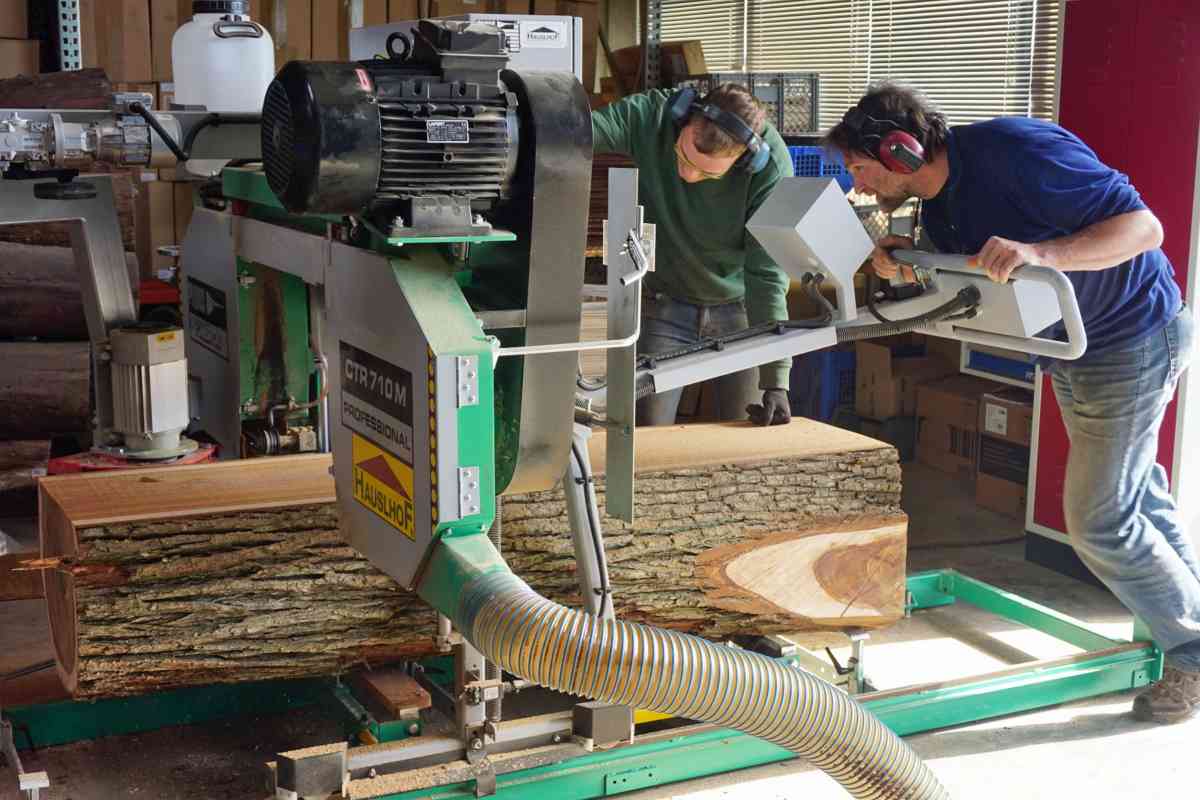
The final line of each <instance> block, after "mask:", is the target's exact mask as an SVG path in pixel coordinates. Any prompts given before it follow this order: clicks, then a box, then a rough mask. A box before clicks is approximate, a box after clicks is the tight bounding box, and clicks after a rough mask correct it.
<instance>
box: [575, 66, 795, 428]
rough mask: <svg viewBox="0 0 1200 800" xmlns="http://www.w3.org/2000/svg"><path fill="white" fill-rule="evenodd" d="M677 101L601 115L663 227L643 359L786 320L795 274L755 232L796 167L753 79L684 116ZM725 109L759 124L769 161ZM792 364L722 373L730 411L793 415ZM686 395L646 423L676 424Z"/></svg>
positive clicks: (650, 284)
mask: <svg viewBox="0 0 1200 800" xmlns="http://www.w3.org/2000/svg"><path fill="white" fill-rule="evenodd" d="M676 97H677V96H676V95H672V94H668V93H667V92H664V91H661V90H654V91H650V92H646V93H645V94H638V95H633V96H631V97H626V98H623V99H621V100H618V101H617V102H615V103H613V104H611V105H609V106H607V107H605V108H602V109H599V110H597V111H594V112H592V136H593V139H594V143H595V151H596V152H597V153H622V154H624V155H627V156H629V157H630V158H632V159H633V160H634V162H635V163H636V164H637V168H638V199H639V203H641V205H643V206H644V207H645V209H646V221H647V222H653V223H655V224H656V225H657V231H656V238H657V244H656V258H655V261H656V267H655V271H654V272H652V273H650V274H649V275H648V276H647V277H646V280H645V288H644V290H643V293H642V335H641V338H640V339H639V341H638V352H639V353H644V354H651V353H657V352H662V351H664V350H672V349H674V348H677V347H679V346H680V345H684V344H688V343H691V342H695V341H697V340H699V339H701V338H703V337H706V336H716V335H719V334H723V333H730V332H732V331H735V330H740V329H742V328H745V327H748V326H749V325H758V324H760V323H764V322H774V321H776V320H784V319H787V318H788V312H787V290H788V277H787V275H786V274H785V273H784V272H783V271H782V270H781V269H780V268H779V267H778V266H776V264H775V262H774V261H772V260H771V258H770V256H768V255H767V253H766V252H765V251H764V250H763V249H762V247H761V246H760V245H759V244H758V242H756V241H755V240H754V237H753V236H751V235H750V234H749V233H748V232H747V231H746V222H747V220H749V219H750V217H751V215H753V214H754V212H755V211H756V210H758V207H759V206H760V205H761V204H762V203H763V201H764V200H766V199H767V196H768V195H769V194H770V193H771V190H772V189H773V188H774V187H775V184H776V183H778V182H779V180H780V179H781V178H784V177H789V176H791V175H792V174H793V172H792V161H791V157H790V156H789V154H788V150H787V147H786V146H785V145H784V143H783V139H782V138H781V137H780V136H779V133H778V132H776V130H775V129H774V128H773V127H772V126H771V125H769V124H768V123H767V122H766V112H765V110H764V109H763V108H762V106H761V105H760V104H759V102H758V101H757V100H756V99H755V98H754V96H753V95H752V94H751V93H750V92H749V91H748V90H747V89H746V88H745V87H743V86H738V85H736V84H731V83H726V84H722V85H721V86H718V87H717V88H715V89H713V90H712V91H711V92H709V94H708V95H707V96H705V97H704V98H703V99H702V100H699V101H698V102H696V103H695V104H691V105H688V104H687V103H686V102H685V103H684V104H683V105H679V104H676V110H677V112H678V111H679V110H680V109H684V108H686V109H687V113H686V114H685V115H683V116H682V118H681V119H680V118H677V115H676V114H672V109H671V107H672V100H673V99H675V98H676ZM720 112H728V114H731V115H733V116H735V117H736V118H737V119H738V120H741V121H742V122H743V123H745V125H746V126H747V127H748V128H749V129H750V130H752V131H754V132H755V133H756V134H757V135H758V137H759V144H760V146H762V147H769V148H770V155H769V157H767V156H766V154H763V156H762V157H761V158H760V159H759V160H758V162H757V163H755V162H754V160H753V159H752V158H751V157H750V156H752V155H753V151H751V152H750V153H747V152H746V151H747V147H746V145H745V144H744V143H743V141H742V140H741V138H740V137H738V135H737V134H738V131H739V129H738V127H737V124H736V120H734V121H732V123H731V121H730V120H729V119H728V117H725V116H723V115H722V114H721V113H720ZM756 169H757V171H755V170H756ZM790 366H791V364H790V361H787V360H784V361H776V362H772V363H769V364H764V365H762V366H761V367H758V368H757V369H747V370H744V371H742V372H738V373H734V374H732V375H726V376H724V377H722V378H720V379H718V391H717V397H718V403H719V413H720V416H721V418H722V419H741V418H744V417H745V416H746V414H747V413H748V414H749V415H750V417H751V418H752V419H753V420H754V421H755V422H757V423H758V424H760V425H770V424H782V423H786V422H788V421H789V420H790V419H791V409H790V407H789V403H788V396H787V386H788V371H789V368H790ZM756 378H757V380H756ZM759 390H761V391H762V402H761V403H756V402H755V401H756V400H757V399H758V391H759ZM681 394H682V390H676V391H673V392H665V393H663V394H658V395H654V396H652V397H650V398H647V399H646V400H644V401H642V403H643V404H642V405H641V406H640V407H639V419H640V420H641V422H642V424H649V425H670V424H672V423H673V422H674V421H675V413H676V411H677V410H678V407H679V398H680V395H681Z"/></svg>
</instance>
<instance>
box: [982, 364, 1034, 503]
mask: <svg viewBox="0 0 1200 800" xmlns="http://www.w3.org/2000/svg"><path fill="white" fill-rule="evenodd" d="M1032 432H1033V393H1032V392H1030V391H1028V390H1026V389H1021V388H1017V387H1010V388H1006V389H1001V390H998V391H995V392H989V393H987V394H985V395H984V396H983V397H982V398H981V399H980V401H979V466H978V473H977V475H976V478H975V503H976V504H977V505H979V506H981V507H983V508H990V509H992V510H993V511H999V512H1001V513H1003V514H1008V515H1010V516H1013V517H1017V518H1018V519H1023V518H1024V517H1025V503H1026V497H1025V490H1026V487H1027V485H1028V482H1029V449H1030V447H1029V445H1030V436H1031V434H1032Z"/></svg>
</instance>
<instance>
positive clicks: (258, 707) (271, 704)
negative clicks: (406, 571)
mask: <svg viewBox="0 0 1200 800" xmlns="http://www.w3.org/2000/svg"><path fill="white" fill-rule="evenodd" d="M329 687H330V682H329V681H328V680H326V679H313V680H298V681H262V682H256V683H232V684H217V685H213V686H202V687H195V688H188V689H176V690H174V691H169V692H157V693H155V694H148V695H141V696H138V697H120V698H113V699H108V700H97V701H94V702H90V703H89V702H82V701H70V700H67V701H63V702H61V703H47V704H44V705H37V706H21V707H18V708H6V709H4V716H5V717H6V718H8V719H9V720H10V721H11V722H12V723H13V724H14V725H15V726H16V727H17V728H19V729H20V728H24V730H28V731H29V736H30V737H32V739H33V746H34V747H49V746H51V745H58V744H66V743H68V742H77V741H80V740H83V739H98V738H100V737H103V736H118V735H121V734H127V733H141V732H143V731H151V730H156V729H158V728H166V727H170V726H172V725H193V724H196V723H201V722H211V721H212V720H216V719H223V718H226V717H237V716H244V715H263V714H279V713H282V712H284V711H290V710H292V709H295V708H300V707H303V706H307V705H311V704H313V703H315V702H317V700H318V699H319V698H320V696H321V695H322V694H323V693H325V692H328V691H329ZM16 738H17V739H18V740H19V741H18V742H17V747H18V748H19V749H25V748H28V747H29V746H30V741H29V737H26V736H24V735H19V736H17V737H16Z"/></svg>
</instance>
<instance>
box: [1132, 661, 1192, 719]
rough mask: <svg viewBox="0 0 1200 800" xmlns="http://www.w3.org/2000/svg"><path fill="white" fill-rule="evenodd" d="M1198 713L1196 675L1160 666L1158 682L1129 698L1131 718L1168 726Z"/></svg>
mask: <svg viewBox="0 0 1200 800" xmlns="http://www.w3.org/2000/svg"><path fill="white" fill-rule="evenodd" d="M1198 712H1200V672H1185V671H1184V670H1181V669H1175V668H1174V667H1163V676H1162V680H1161V681H1159V682H1158V683H1155V684H1154V685H1153V686H1151V687H1150V688H1149V689H1147V690H1146V691H1144V692H1142V693H1141V694H1139V695H1138V696H1137V697H1135V698H1134V699H1133V715H1134V716H1135V717H1137V718H1138V719H1140V720H1144V721H1146V722H1158V723H1161V724H1170V723H1174V722H1183V721H1184V720H1187V719H1191V718H1192V717H1194V716H1196V714H1197V713H1198Z"/></svg>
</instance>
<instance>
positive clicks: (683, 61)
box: [659, 39, 708, 86]
mask: <svg viewBox="0 0 1200 800" xmlns="http://www.w3.org/2000/svg"><path fill="white" fill-rule="evenodd" d="M659 67H660V68H661V69H662V71H663V77H664V79H665V80H667V81H669V82H670V83H667V84H665V85H668V86H669V85H670V84H671V83H674V82H675V81H678V80H680V79H682V78H685V77H687V76H688V75H707V74H708V63H707V62H706V61H705V60H704V43H703V42H701V41H700V40H699V39H689V40H687V41H682V42H663V44H662V47H661V48H660V50H659Z"/></svg>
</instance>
